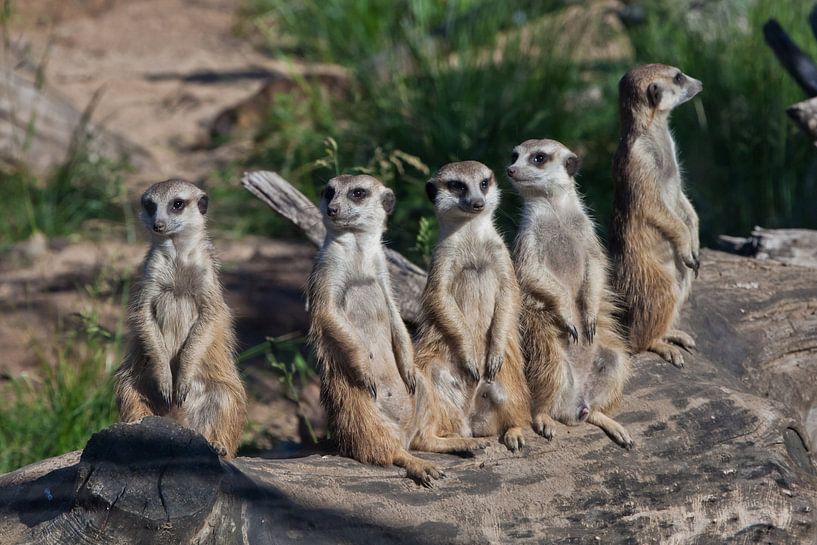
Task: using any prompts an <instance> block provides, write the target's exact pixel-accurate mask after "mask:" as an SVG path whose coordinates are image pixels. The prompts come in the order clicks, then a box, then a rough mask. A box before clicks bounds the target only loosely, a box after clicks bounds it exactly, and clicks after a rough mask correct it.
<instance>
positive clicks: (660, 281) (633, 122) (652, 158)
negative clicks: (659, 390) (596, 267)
mask: <svg viewBox="0 0 817 545" xmlns="http://www.w3.org/2000/svg"><path fill="white" fill-rule="evenodd" d="M701 89H702V85H701V82H699V81H697V80H694V79H692V78H690V77H688V76H685V75H684V74H683V73H681V71H680V70H678V69H677V68H673V67H671V66H665V65H661V64H649V65H644V66H639V67H636V68H634V69H632V70H630V71H629V72H628V73H627V74H626V75H625V76H624V77H623V78H622V79H621V82H620V84H619V103H620V114H621V129H620V133H621V134H620V138H619V147H618V150H617V151H616V155H615V158H614V160H613V177H614V182H615V187H614V206H613V220H612V229H611V231H610V253H611V257H612V261H613V286H614V288H615V290H616V291H617V292H618V294H619V296H620V297H621V299H622V301H623V304H624V307H625V313H624V319H623V322H624V326H625V327H626V329H627V335H628V340H629V345H630V349H631V350H632V351H633V352H641V351H644V350H649V351H652V352H655V353H657V354H659V355H660V356H661V357H662V358H664V359H665V360H667V361H669V362H671V363H673V364H674V365H677V366H679V367H680V366H683V364H684V357H683V354H682V353H681V351H680V350H679V348H678V347H679V346H680V347H682V348H686V349H689V348H692V347H694V346H695V342H694V341H693V339H692V337H690V336H689V335H688V334H686V333H684V332H683V331H678V330H675V329H673V327H674V324H675V322H676V320H677V318H678V313H679V311H680V309H681V306H682V305H683V303H684V302H685V301H686V298H687V296H688V294H689V289H690V286H691V284H692V275H693V272H694V274H695V275H696V276H697V274H698V267H699V263H700V262H699V251H700V242H699V240H698V216H697V214H696V213H695V210H694V208H693V207H692V204H691V203H690V202H689V199H688V198H687V197H686V195H684V192H683V187H682V180H681V173H680V169H679V167H678V161H677V157H676V153H675V144H674V142H673V140H672V135H671V134H670V131H669V114H670V112H671V111H672V109H673V108H675V107H676V106H678V105H680V104H682V103H683V102H686V101H687V100H689V99H691V98H692V97H693V96H695V95H696V94H697V93H698V92H700V90H701Z"/></svg>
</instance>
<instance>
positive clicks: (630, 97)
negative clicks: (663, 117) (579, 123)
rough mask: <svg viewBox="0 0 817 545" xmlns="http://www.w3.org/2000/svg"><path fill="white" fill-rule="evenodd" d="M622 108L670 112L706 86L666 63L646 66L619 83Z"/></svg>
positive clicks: (639, 67)
mask: <svg viewBox="0 0 817 545" xmlns="http://www.w3.org/2000/svg"><path fill="white" fill-rule="evenodd" d="M618 88H619V98H620V100H621V107H622V109H625V108H626V109H628V110H632V111H636V110H639V111H643V110H648V111H653V112H658V113H669V112H670V111H671V110H672V109H673V108H675V107H677V106H679V105H680V104H683V103H684V102H686V101H688V100H690V99H691V98H692V97H694V96H695V95H697V94H698V93H700V92H701V91H702V90H703V83H701V82H700V81H698V80H696V79H694V78H691V77H689V76H687V75H686V74H684V73H683V72H681V70H679V69H678V68H675V67H673V66H667V65H665V64H645V65H642V66H636V67H635V68H633V69H632V70H630V71H629V72H627V73H626V74H625V75H624V77H623V78H621V81H620V82H619V87H618Z"/></svg>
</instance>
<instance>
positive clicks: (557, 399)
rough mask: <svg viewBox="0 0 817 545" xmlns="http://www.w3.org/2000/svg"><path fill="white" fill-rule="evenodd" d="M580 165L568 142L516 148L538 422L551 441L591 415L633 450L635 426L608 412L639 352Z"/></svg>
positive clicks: (520, 246)
mask: <svg viewBox="0 0 817 545" xmlns="http://www.w3.org/2000/svg"><path fill="white" fill-rule="evenodd" d="M578 168H579V160H578V158H577V157H576V155H575V154H574V153H573V152H572V151H570V150H569V149H568V148H566V147H565V146H564V145H562V144H561V143H559V142H557V141H555V140H528V141H526V142H523V143H522V144H520V145H519V146H517V147H516V148H514V150H513V155H512V157H511V164H510V165H509V166H508V168H507V171H506V173H507V175H508V179H509V180H510V181H511V183H512V184H513V186H514V187H515V188H516V190H517V191H518V192H519V194H520V195H521V197H522V200H523V208H522V221H521V222H520V226H519V232H518V233H517V236H516V244H515V246H514V254H513V257H514V263H515V265H516V272H517V276H518V278H519V285H520V287H521V289H522V298H523V303H522V314H521V318H520V325H521V332H522V339H523V341H522V351H523V352H524V353H525V359H526V362H525V372H526V373H525V374H526V375H527V379H528V385H529V386H530V389H531V396H532V398H533V402H532V414H533V428H534V430H536V431H537V432H538V433H539V434H541V435H543V436H545V437H547V438H548V439H550V438H551V437H552V436H553V431H554V430H553V427H554V426H553V423H554V422H553V419H554V418H555V419H556V420H558V421H560V422H562V423H564V424H568V425H575V424H578V423H579V422H583V421H587V422H589V423H590V424H594V425H596V426H598V427H600V428H601V429H603V430H604V431H605V432H606V433H607V434H608V435H609V436H610V437H611V438H612V439H613V440H614V441H615V442H616V443H618V444H619V445H621V446H623V447H626V448H630V447H632V445H633V442H632V440H631V439H630V436H629V434H628V433H627V430H625V429H624V427H623V426H622V425H621V424H619V423H618V422H616V421H615V420H613V419H612V418H610V417H609V416H608V414H609V412H610V411H612V410H614V409H615V408H616V406H617V405H618V403H619V400H620V399H621V392H622V390H623V388H624V383H625V381H626V380H627V375H628V372H629V363H630V360H629V356H628V354H627V350H626V346H625V345H624V341H623V340H622V339H621V337H620V335H619V333H618V331H617V330H616V323H615V319H614V316H613V314H614V310H615V306H614V304H613V294H612V293H611V292H610V290H609V288H608V284H607V267H608V264H607V256H606V255H605V253H604V250H603V248H602V245H601V243H600V242H599V239H598V237H597V236H596V230H595V225H594V224H593V220H592V219H591V218H590V215H589V214H588V213H587V210H586V209H585V206H584V203H583V202H582V199H581V197H580V196H579V194H578V193H577V191H576V182H575V178H574V177H575V175H576V172H577V171H578Z"/></svg>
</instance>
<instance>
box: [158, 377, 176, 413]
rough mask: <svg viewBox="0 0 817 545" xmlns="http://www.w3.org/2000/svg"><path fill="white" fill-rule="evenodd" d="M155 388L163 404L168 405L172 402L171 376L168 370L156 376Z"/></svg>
mask: <svg viewBox="0 0 817 545" xmlns="http://www.w3.org/2000/svg"><path fill="white" fill-rule="evenodd" d="M156 388H157V389H158V391H159V396H160V397H161V398H162V401H163V402H164V404H165V406H166V407H170V406H171V405H172V403H173V377H172V376H171V374H170V372H169V371H168V372H167V373H162V374H160V375H159V376H158V377H157V382H156Z"/></svg>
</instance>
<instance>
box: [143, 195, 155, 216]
mask: <svg viewBox="0 0 817 545" xmlns="http://www.w3.org/2000/svg"><path fill="white" fill-rule="evenodd" d="M142 208H144V209H145V212H147V213H148V214H149V215H151V216H152V215H153V214H155V213H156V203H155V202H153V201H151V200H150V199H147V200H144V201H142Z"/></svg>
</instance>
